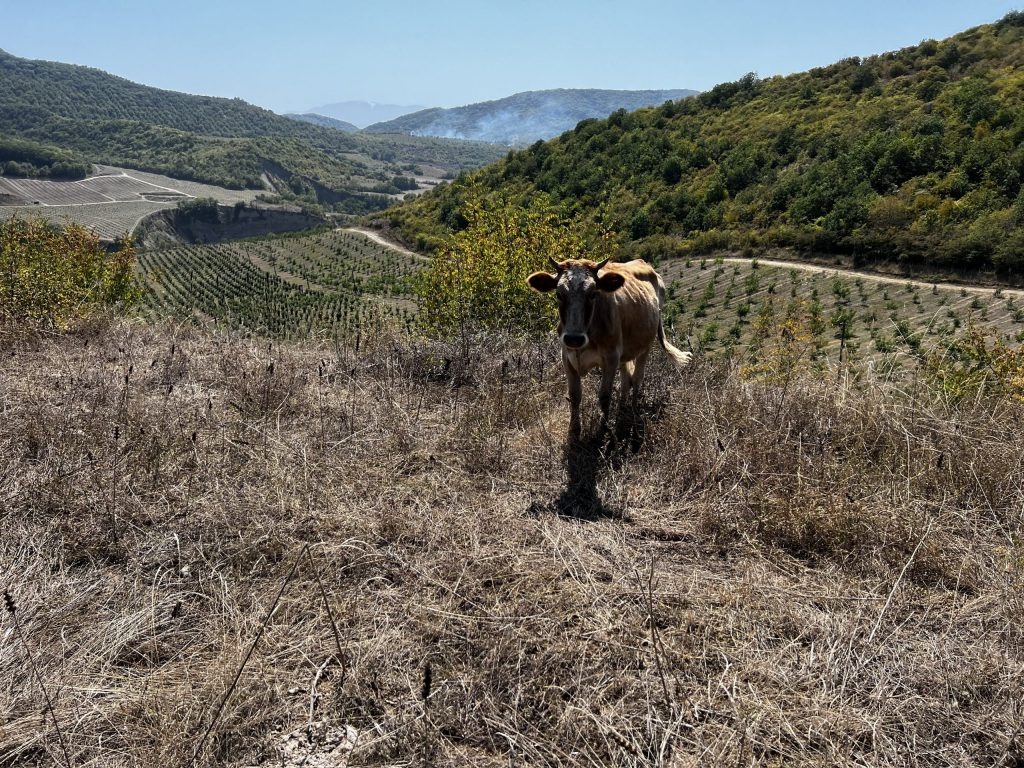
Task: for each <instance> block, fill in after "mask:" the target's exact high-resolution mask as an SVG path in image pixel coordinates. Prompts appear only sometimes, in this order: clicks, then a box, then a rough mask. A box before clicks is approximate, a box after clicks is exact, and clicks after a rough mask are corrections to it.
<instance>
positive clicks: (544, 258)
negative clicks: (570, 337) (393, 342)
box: [417, 195, 607, 335]
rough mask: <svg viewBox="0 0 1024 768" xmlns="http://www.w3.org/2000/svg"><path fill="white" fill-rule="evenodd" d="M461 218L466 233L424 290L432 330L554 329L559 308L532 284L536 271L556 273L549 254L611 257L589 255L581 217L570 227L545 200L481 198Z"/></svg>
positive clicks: (442, 253)
mask: <svg viewBox="0 0 1024 768" xmlns="http://www.w3.org/2000/svg"><path fill="white" fill-rule="evenodd" d="M461 213H462V214H463V215H464V216H465V219H466V226H465V228H464V229H462V230H461V231H460V232H457V233H456V234H455V235H453V236H452V237H451V238H450V239H449V240H448V242H447V243H445V244H444V245H443V246H442V247H441V248H439V249H438V252H437V254H436V255H435V256H434V258H433V261H432V262H431V265H430V267H429V268H428V269H427V270H426V272H425V273H424V275H423V277H422V279H421V280H420V283H419V286H418V290H417V292H418V294H419V298H420V304H421V309H422V313H421V322H422V324H423V325H424V327H425V328H426V329H427V330H428V332H430V333H434V334H438V335H454V334H462V335H465V334H468V333H474V332H478V331H486V330H504V331H512V332H515V331H525V332H527V333H531V332H543V331H546V330H548V329H549V328H550V327H551V322H552V318H553V312H554V308H553V305H551V303H550V302H549V301H545V299H544V298H543V297H541V296H539V295H538V294H536V293H535V292H534V291H532V290H531V289H530V288H529V286H528V285H527V284H526V278H527V277H528V276H529V274H530V273H531V272H534V271H537V270H540V269H545V270H549V269H550V262H549V261H548V258H549V257H551V258H554V259H556V260H562V259H571V258H591V259H595V260H596V259H602V258H604V256H605V255H607V254H605V253H604V252H603V251H601V252H598V253H595V252H593V251H588V250H587V247H586V240H587V238H586V237H585V235H584V232H583V227H582V225H581V223H580V222H579V220H572V221H568V222H563V221H562V220H561V218H560V216H559V214H558V212H557V211H556V209H555V208H554V207H553V206H552V204H551V202H550V200H549V199H548V198H547V197H545V196H543V195H538V196H536V197H535V198H534V199H533V200H532V201H531V202H530V203H529V204H525V205H524V204H521V203H519V202H518V201H513V200H510V199H509V198H507V197H505V198H499V199H491V200H489V201H488V202H486V203H485V202H483V201H482V199H481V198H480V197H479V196H476V195H473V196H470V197H469V199H468V200H467V202H466V203H465V204H464V205H463V207H462V210H461Z"/></svg>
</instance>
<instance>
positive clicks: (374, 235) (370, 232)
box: [338, 227, 430, 261]
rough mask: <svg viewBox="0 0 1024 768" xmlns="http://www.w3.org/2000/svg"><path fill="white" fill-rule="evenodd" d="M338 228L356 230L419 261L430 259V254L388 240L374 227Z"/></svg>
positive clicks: (345, 230) (357, 232)
mask: <svg viewBox="0 0 1024 768" xmlns="http://www.w3.org/2000/svg"><path fill="white" fill-rule="evenodd" d="M338 230H339V231H341V232H355V233H356V234H359V235H363V236H364V237H368V238H370V239H371V240H373V242H375V243H380V244H381V245H383V246H384V247H386V248H390V249H391V250H393V251H398V252H399V253H402V254H405V255H406V256H411V257H413V258H414V259H416V260H417V261H430V258H429V257H428V256H424V255H423V254H422V253H416V251H410V250H409V249H408V248H403V247H402V246H400V245H397V244H395V243H393V242H391V241H390V240H386V239H385V238H384V237H382V236H381V235H380V233H378V232H375V231H374V230H372V229H363V228H362V227H338Z"/></svg>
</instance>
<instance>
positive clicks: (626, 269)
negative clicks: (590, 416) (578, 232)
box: [527, 259, 690, 436]
mask: <svg viewBox="0 0 1024 768" xmlns="http://www.w3.org/2000/svg"><path fill="white" fill-rule="evenodd" d="M550 261H551V264H552V265H553V266H554V268H555V274H553V275H552V274H549V273H547V272H534V273H533V274H532V275H530V276H529V277H528V278H527V282H528V283H529V284H530V287H531V288H533V289H534V290H536V291H540V292H541V293H548V292H550V291H554V292H555V297H556V298H557V299H558V337H559V338H560V339H561V341H562V365H563V366H564V367H565V374H566V377H567V378H568V380H569V434H570V435H572V436H578V435H579V433H580V400H581V399H582V397H583V387H582V384H581V381H580V376H582V375H583V374H584V373H586V372H587V371H589V370H590V369H591V368H597V367H599V368H600V369H601V389H600V393H599V400H600V403H601V411H602V412H603V413H604V416H605V418H607V416H608V409H609V407H610V406H611V399H612V385H613V384H614V382H615V371H616V369H618V370H620V371H621V372H622V384H621V385H620V402H625V398H626V395H627V394H629V393H630V390H631V389H632V395H633V402H634V403H635V402H636V400H637V397H638V395H639V390H640V386H641V385H642V384H643V380H644V368H645V366H646V365H647V354H648V353H649V352H650V351H651V343H652V342H653V341H654V339H655V338H657V339H658V341H659V342H661V347H662V349H664V350H665V351H666V352H667V353H668V355H669V357H670V358H672V362H673V363H675V364H676V365H677V366H680V367H681V366H683V365H686V363H688V362H689V360H690V353H689V352H682V351H680V350H679V349H676V348H675V347H674V346H672V345H671V344H669V343H668V341H667V340H666V339H665V328H664V326H663V325H662V323H661V308H662V306H663V305H664V303H665V284H664V283H663V282H662V280H661V277H659V276H658V273H657V272H655V271H654V268H653V267H651V265H650V264H648V263H647V262H646V261H644V260H643V259H636V260H634V261H630V262H626V263H624V264H609V259H605V260H604V261H602V262H601V263H600V264H597V263H595V262H593V261H590V260H589V259H569V260H567V261H562V262H557V261H555V260H554V259H550Z"/></svg>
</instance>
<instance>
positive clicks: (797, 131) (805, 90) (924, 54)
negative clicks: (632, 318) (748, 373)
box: [390, 13, 1024, 275]
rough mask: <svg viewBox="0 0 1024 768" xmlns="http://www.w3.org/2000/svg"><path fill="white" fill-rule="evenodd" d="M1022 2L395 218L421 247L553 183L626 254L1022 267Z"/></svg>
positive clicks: (654, 119) (525, 167)
mask: <svg viewBox="0 0 1024 768" xmlns="http://www.w3.org/2000/svg"><path fill="white" fill-rule="evenodd" d="M1022 142H1024V13H1011V14H1009V15H1007V16H1006V17H1005V18H1003V19H1002V20H1001V21H999V22H997V23H994V24H990V25H985V26H981V27H977V28H975V29H971V30H968V31H966V32H963V33H961V34H958V35H956V36H954V37H951V38H949V39H947V40H943V41H941V42H937V41H934V40H926V41H924V42H922V43H921V44H919V45H916V46H913V47H909V48H905V49H903V50H900V51H896V52H892V53H885V54H882V55H878V56H871V57H869V58H865V59H858V58H852V59H845V60H843V61H839V62H837V63H835V64H832V65H831V66H827V67H821V68H816V69H812V70H810V71H808V72H804V73H800V74H795V75H790V76H787V77H781V76H780V77H772V78H768V79H764V80H761V79H758V78H757V77H756V76H755V75H753V74H751V75H748V76H746V77H744V78H741V79H740V80H739V81H737V82H733V83H723V84H721V85H719V86H716V87H715V88H713V89H712V90H710V91H708V92H706V93H703V94H701V95H700V96H697V97H695V98H692V99H686V100H684V101H681V102H672V103H667V104H664V105H663V106H660V107H657V108H653V109H642V110H639V111H637V112H634V113H627V112H625V111H619V112H616V113H614V114H612V115H611V116H610V117H609V118H608V119H606V120H588V121H584V122H582V123H580V124H579V125H578V126H577V127H576V128H575V129H574V130H573V131H570V132H568V133H566V134H564V135H562V136H561V137H559V138H558V139H555V140H553V141H549V142H546V143H541V142H538V143H536V144H534V145H532V146H531V147H530V148H529V149H526V150H524V151H521V152H511V153H509V155H508V156H507V158H506V159H505V160H504V161H503V162H501V163H499V164H497V165H495V166H492V167H489V168H486V169H484V170H482V171H479V172H478V173H476V174H472V175H470V176H468V177H467V178H465V179H462V180H460V181H458V182H457V183H455V184H452V185H447V186H445V187H442V188H441V189H438V190H437V191H436V192H435V193H434V194H430V195H426V196H424V197H423V198H421V200H419V201H417V202H416V203H414V204H412V205H408V206H403V207H401V208H399V209H397V210H395V211H393V212H392V213H391V214H390V223H391V224H392V226H397V227H400V228H401V229H402V231H403V234H404V235H405V236H406V237H407V238H409V240H410V241H413V242H414V241H416V240H417V239H419V242H420V243H421V244H427V245H428V246H429V244H430V243H431V242H436V238H437V237H439V236H441V235H443V233H444V232H445V231H447V230H449V229H451V228H458V227H459V226H460V224H461V222H462V221H463V218H462V217H461V216H460V215H459V212H460V206H461V205H462V204H463V202H464V200H465V199H466V197H467V195H468V194H469V191H470V189H471V188H474V187H476V188H479V189H480V190H481V191H482V193H483V194H484V195H487V194H495V193H497V192H499V191H500V192H501V194H505V195H508V194H520V195H522V196H524V197H526V198H529V197H532V196H534V195H536V194H537V193H539V192H544V193H547V194H549V195H550V196H551V197H552V198H553V199H554V200H555V201H556V202H557V203H559V204H560V205H561V206H562V207H564V208H565V209H566V210H567V211H569V212H573V213H579V214H582V215H583V216H585V217H587V218H590V219H593V220H594V221H598V222H600V223H601V225H602V226H604V227H608V228H611V229H612V230H614V231H615V232H616V233H618V237H619V238H620V240H621V242H622V244H623V245H624V247H625V250H626V251H627V252H635V253H639V254H645V253H646V254H649V255H655V256H656V255H662V254H670V253H684V252H693V251H710V250H715V249H742V248H751V249H759V248H764V247H767V246H782V247H787V248H791V249H794V250H796V251H800V252H804V253H807V252H818V253H832V254H849V255H851V256H852V257H853V259H852V260H853V261H855V262H858V263H867V262H881V261H897V262H911V263H923V264H928V265H932V266H937V267H944V268H953V269H992V268H995V269H998V270H1001V271H1003V273H1004V274H1010V275H1012V274H1014V273H1016V272H1017V270H1019V268H1020V267H1021V265H1022V264H1024V230H1022V228H1021V224H1022V222H1024V196H1022V194H1021V180H1022V177H1024V149H1022Z"/></svg>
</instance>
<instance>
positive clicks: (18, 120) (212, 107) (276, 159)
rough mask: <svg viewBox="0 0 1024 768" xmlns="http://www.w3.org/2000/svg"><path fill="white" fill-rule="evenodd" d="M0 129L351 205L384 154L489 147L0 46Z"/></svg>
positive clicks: (95, 154)
mask: <svg viewBox="0 0 1024 768" xmlns="http://www.w3.org/2000/svg"><path fill="white" fill-rule="evenodd" d="M0 136H5V137H11V138H18V139H22V140H28V141H31V142H35V143H38V144H44V145H52V146H56V147H60V148H63V149H65V150H70V151H72V152H74V153H77V154H78V155H79V156H80V157H81V158H86V159H88V160H91V161H94V162H103V163H109V164H113V165H120V166H127V167H132V168H139V169H142V170H150V171H156V172H160V173H167V174H169V175H173V176H176V177H179V178H185V179H194V180H196V181H204V182H210V183H214V184H219V185H222V186H226V187H234V188H238V187H245V188H259V187H262V186H264V184H265V181H266V180H269V181H271V183H273V184H274V185H275V188H276V189H277V191H280V192H284V193H286V194H294V195H296V196H300V197H306V198H308V199H311V200H315V201H317V202H321V203H327V204H335V203H339V202H341V203H343V204H344V205H345V206H346V207H347V209H350V210H352V211H353V212H360V211H365V210H369V209H372V208H373V207H379V206H380V204H381V203H380V202H379V200H378V199H377V198H374V197H366V196H365V195H361V193H364V192H375V191H382V190H381V187H382V186H385V185H386V184H387V182H388V181H389V180H390V179H391V178H392V177H393V176H394V170H393V169H386V168H384V167H383V166H384V164H385V163H423V164H430V165H434V166H437V167H441V168H444V169H447V170H451V171H458V170H461V169H464V168H475V167H479V166H480V165H483V164H485V163H488V162H492V161H494V160H496V159H498V158H499V157H500V153H499V152H498V151H496V150H495V149H494V148H493V147H491V146H489V145H487V144H482V143H481V144H475V143H469V142H451V141H443V140H439V139H429V138H420V137H413V136H366V137H358V136H353V135H351V134H348V133H345V132H343V131H338V130H334V129H333V128H327V127H323V126H320V125H314V124H311V123H308V122H302V121H298V120H292V119H290V118H287V117H284V116H281V115H276V114H274V113H273V112H270V111H269V110H265V109H261V108H260V107H256V106H253V105H252V104H248V103H246V102H244V101H242V100H241V99H224V98H214V97H209V96H193V95H189V94H184V93H177V92H174V91H166V90H161V89H159V88H151V87H149V86H144V85H139V84H137V83H132V82H130V81H128V80H125V79H123V78H120V77H115V76H113V75H110V74H107V73H106V72H102V71H100V70H98V69H93V68H90V67H82V66H76V65H71V64H60V63H56V62H47V61H34V60H29V59H21V58H18V57H15V56H11V55H10V54H8V53H5V52H3V51H0Z"/></svg>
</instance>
